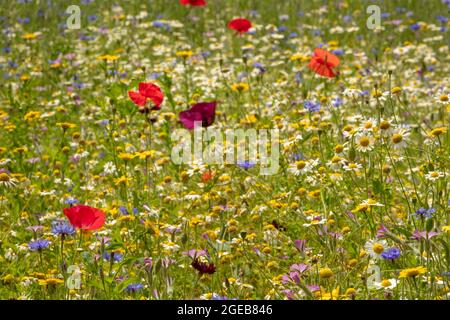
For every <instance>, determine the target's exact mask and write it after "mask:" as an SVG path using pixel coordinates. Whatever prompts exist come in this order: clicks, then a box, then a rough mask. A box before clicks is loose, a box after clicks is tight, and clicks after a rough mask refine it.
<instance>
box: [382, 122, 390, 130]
mask: <svg viewBox="0 0 450 320" xmlns="http://www.w3.org/2000/svg"><path fill="white" fill-rule="evenodd" d="M390 126H391V124H390V123H389V121H382V122H381V123H380V128H381V130H387V129H389V128H390Z"/></svg>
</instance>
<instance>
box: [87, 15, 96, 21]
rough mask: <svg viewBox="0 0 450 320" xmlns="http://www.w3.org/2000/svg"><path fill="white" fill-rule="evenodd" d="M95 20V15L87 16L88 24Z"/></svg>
mask: <svg viewBox="0 0 450 320" xmlns="http://www.w3.org/2000/svg"><path fill="white" fill-rule="evenodd" d="M95 20H97V16H96V15H95V14H93V15H91V16H88V21H89V22H94V21H95Z"/></svg>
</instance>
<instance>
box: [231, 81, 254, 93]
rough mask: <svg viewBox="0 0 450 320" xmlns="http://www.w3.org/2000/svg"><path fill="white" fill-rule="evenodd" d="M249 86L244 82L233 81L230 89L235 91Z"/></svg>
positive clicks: (245, 89) (244, 89) (246, 89)
mask: <svg viewBox="0 0 450 320" xmlns="http://www.w3.org/2000/svg"><path fill="white" fill-rule="evenodd" d="M249 88H250V87H249V86H248V84H246V83H244V82H239V83H235V84H233V85H232V86H231V90H233V91H236V92H244V91H248V89H249Z"/></svg>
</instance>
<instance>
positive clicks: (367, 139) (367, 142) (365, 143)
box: [359, 137, 370, 147]
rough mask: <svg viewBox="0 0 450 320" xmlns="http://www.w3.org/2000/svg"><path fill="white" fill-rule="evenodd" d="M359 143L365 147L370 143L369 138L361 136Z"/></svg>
mask: <svg viewBox="0 0 450 320" xmlns="http://www.w3.org/2000/svg"><path fill="white" fill-rule="evenodd" d="M359 144H360V145H361V146H363V147H367V146H368V145H369V144H370V139H369V138H367V137H362V138H361V139H359Z"/></svg>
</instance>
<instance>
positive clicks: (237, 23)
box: [228, 18, 252, 33]
mask: <svg viewBox="0 0 450 320" xmlns="http://www.w3.org/2000/svg"><path fill="white" fill-rule="evenodd" d="M251 27H252V23H251V22H250V21H249V20H247V19H242V18H237V19H233V20H231V21H230V22H229V23H228V28H230V29H231V30H236V31H237V32H240V33H244V32H247V31H248V30H250V28H251Z"/></svg>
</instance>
